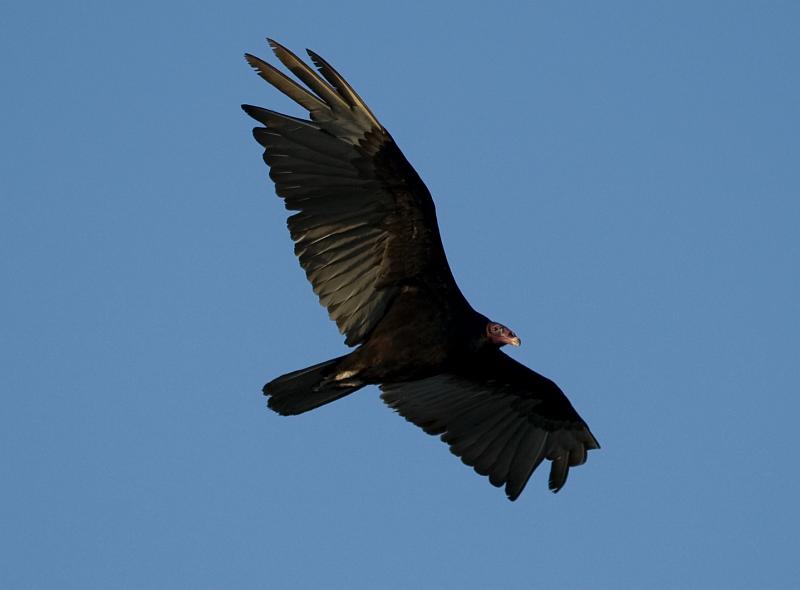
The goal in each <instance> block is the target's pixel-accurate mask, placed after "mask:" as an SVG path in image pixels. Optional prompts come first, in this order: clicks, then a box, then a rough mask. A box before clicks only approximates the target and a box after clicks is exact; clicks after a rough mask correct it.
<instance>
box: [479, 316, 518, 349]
mask: <svg viewBox="0 0 800 590" xmlns="http://www.w3.org/2000/svg"><path fill="white" fill-rule="evenodd" d="M486 338H488V339H489V342H491V343H492V344H494V345H495V346H497V347H498V348H500V347H501V346H505V345H506V344H510V345H511V346H519V345H520V344H522V341H521V340H520V339H519V337H518V336H517V335H516V334H514V332H512V331H511V330H510V329H509V328H507V327H505V326H504V325H503V324H498V323H497V322H489V323H488V324H486Z"/></svg>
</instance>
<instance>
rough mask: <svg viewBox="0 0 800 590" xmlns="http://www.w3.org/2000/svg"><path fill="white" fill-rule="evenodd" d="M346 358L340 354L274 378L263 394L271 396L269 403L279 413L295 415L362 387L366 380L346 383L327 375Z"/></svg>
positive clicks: (265, 387)
mask: <svg viewBox="0 0 800 590" xmlns="http://www.w3.org/2000/svg"><path fill="white" fill-rule="evenodd" d="M343 358H345V357H343V356H341V357H338V358H335V359H331V360H329V361H325V362H323V363H319V364H316V365H312V366H311V367H306V368H305V369H300V370H299V371H292V372H291V373H287V374H286V375H282V376H281V377H278V378H277V379H273V380H272V381H270V382H269V383H267V384H266V385H265V386H264V395H266V396H268V397H269V400H268V401H267V405H268V406H269V407H270V409H272V410H274V411H276V412H277V413H278V414H282V415H283V416H292V415H295V414H302V413H303V412H308V411H309V410H313V409H314V408H318V407H320V406H323V405H325V404H327V403H330V402H332V401H335V400H337V399H339V398H341V397H344V396H346V395H348V394H350V393H353V392H354V391H356V390H357V389H361V388H362V387H363V386H364V384H358V385H356V384H354V383H352V382H348V383H347V384H344V383H339V382H336V381H329V380H328V379H327V377H328V376H330V375H331V374H332V373H333V372H334V370H335V368H336V365H337V364H338V363H339V361H341V360H342V359H343Z"/></svg>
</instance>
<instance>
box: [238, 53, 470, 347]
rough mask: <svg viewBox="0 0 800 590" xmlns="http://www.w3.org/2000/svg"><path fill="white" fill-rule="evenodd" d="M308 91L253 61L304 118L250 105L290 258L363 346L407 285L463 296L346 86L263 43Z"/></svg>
mask: <svg viewBox="0 0 800 590" xmlns="http://www.w3.org/2000/svg"><path fill="white" fill-rule="evenodd" d="M269 43H270V45H271V46H272V49H273V50H274V52H275V55H277V57H278V59H279V60H280V61H281V62H282V63H283V65H285V66H286V67H287V68H288V69H289V70H290V71H291V72H292V73H294V74H295V75H296V76H297V78H298V79H299V80H300V81H302V82H303V83H304V84H305V85H306V87H307V88H306V87H303V86H302V85H300V84H298V83H296V82H295V81H293V80H291V79H290V78H289V77H287V76H285V75H284V74H282V73H281V72H280V71H279V70H277V69H276V68H274V67H273V66H271V65H270V64H268V63H266V62H264V61H262V60H260V59H259V58H257V57H254V56H252V55H249V54H248V55H246V58H247V61H248V62H249V63H250V65H251V66H252V67H253V68H254V69H255V70H256V71H257V72H258V74H259V75H260V76H261V77H262V78H263V79H264V80H266V81H267V82H269V83H270V84H272V85H273V86H275V88H277V89H278V90H280V91H281V92H283V93H284V94H286V95H287V96H289V97H290V98H291V99H293V100H294V101H295V102H297V103H298V104H300V105H301V106H302V107H304V108H305V109H306V110H307V111H308V112H309V114H310V117H311V120H304V119H298V118H294V117H290V116H288V115H283V114H280V113H276V112H274V111H270V110H268V109H263V108H260V107H254V106H250V105H242V108H243V109H244V110H245V111H246V112H247V114H249V115H250V116H251V117H253V118H254V119H256V120H257V121H259V122H260V123H262V124H263V125H264V127H257V128H255V129H254V131H253V133H254V135H255V138H256V140H257V141H258V142H259V143H260V144H261V145H262V146H264V148H265V149H264V161H265V162H266V163H267V165H268V166H269V167H270V177H271V178H272V180H274V181H275V190H276V192H277V193H278V196H280V197H282V198H283V199H284V201H285V205H286V208H287V209H290V210H293V211H298V213H295V214H294V215H292V216H291V217H289V220H288V226H289V231H290V233H291V236H292V239H293V240H294V241H295V242H296V244H295V254H297V256H298V257H299V258H300V265H301V266H302V267H303V269H304V270H305V272H306V276H307V277H308V280H309V281H311V284H312V286H313V288H314V292H315V293H316V294H317V295H318V296H319V299H320V303H322V305H324V306H325V307H327V309H328V313H329V315H330V317H331V319H333V320H334V321H336V323H337V325H338V326H339V330H340V331H341V332H342V333H343V334H346V336H347V338H346V341H345V342H346V343H347V344H348V345H351V346H353V345H356V344H359V343H360V342H363V341H364V340H365V339H366V337H367V336H368V335H369V333H370V331H371V330H372V329H373V328H374V327H375V325H376V324H377V323H378V321H380V319H381V318H382V317H383V316H384V314H385V313H386V310H387V308H388V307H389V305H391V302H392V300H393V299H394V297H395V296H396V295H397V293H398V292H399V291H400V289H401V288H402V286H403V285H404V284H416V285H425V286H427V287H428V288H430V289H435V290H437V291H438V292H440V293H441V292H444V293H445V296H453V297H460V298H463V297H462V295H461V293H460V291H459V290H458V287H457V286H456V284H455V281H454V280H453V276H452V273H451V272H450V268H449V266H448V264H447V259H446V258H445V254H444V249H443V247H442V242H441V238H440V237H439V228H438V226H437V223H436V212H435V209H434V205H433V200H432V199H431V196H430V193H429V192H428V189H427V188H426V187H425V185H424V184H423V182H422V180H421V179H420V178H419V176H418V175H417V173H416V172H415V170H414V169H413V168H412V167H411V165H410V164H409V163H408V161H407V160H406V159H405V157H404V156H403V154H402V152H401V151H400V149H399V148H398V147H397V145H396V144H395V143H394V140H392V138H391V136H390V135H389V133H387V131H386V130H385V129H384V128H383V126H382V125H381V124H380V123H379V122H378V120H377V119H376V118H375V116H374V115H373V114H372V112H370V110H369V108H368V107H367V105H366V104H364V102H363V101H362V100H361V98H360V97H359V96H358V94H356V92H355V91H354V90H353V89H352V88H351V87H350V85H349V84H348V83H347V82H346V81H345V80H344V78H342V76H341V75H339V73H338V72H336V70H334V69H333V68H332V67H331V66H330V65H329V64H328V63H327V62H325V61H324V60H323V59H322V58H321V57H319V56H318V55H316V54H315V53H313V52H312V51H309V52H308V53H309V55H310V56H311V59H312V61H313V62H314V64H315V65H316V66H317V68H318V69H319V72H320V73H321V74H322V76H320V75H318V74H317V73H316V72H314V71H313V70H312V69H311V68H310V67H309V66H307V65H306V64H305V63H303V62H302V61H301V60H300V59H299V58H298V57H297V56H295V55H294V54H293V53H291V52H290V51H289V50H287V49H285V48H284V47H282V46H281V45H279V44H277V43H275V42H274V41H272V40H270V41H269Z"/></svg>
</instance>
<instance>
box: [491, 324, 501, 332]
mask: <svg viewBox="0 0 800 590" xmlns="http://www.w3.org/2000/svg"><path fill="white" fill-rule="evenodd" d="M499 331H500V326H498V325H497V324H495V325H494V326H492V332H494V333H495V334H496V333H497V332H499Z"/></svg>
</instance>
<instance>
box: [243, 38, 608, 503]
mask: <svg viewBox="0 0 800 590" xmlns="http://www.w3.org/2000/svg"><path fill="white" fill-rule="evenodd" d="M270 44H271V45H272V47H273V50H274V51H275V53H276V55H277V56H278V58H279V59H280V61H281V62H282V63H283V64H284V65H285V66H286V67H287V68H289V70H291V71H292V72H293V73H294V74H295V75H296V76H297V77H298V78H299V79H300V80H301V81H302V82H304V83H305V85H306V86H307V87H308V88H305V87H303V86H301V85H299V84H297V83H296V82H294V81H292V80H291V79H289V78H288V77H286V76H285V75H284V74H282V73H281V72H279V71H278V70H277V69H275V68H274V67H272V66H271V65H269V64H267V63H266V62H263V61H261V60H260V59H258V58H256V57H254V56H251V55H248V56H247V59H248V61H249V63H250V64H251V65H252V66H253V67H254V68H255V69H256V71H257V72H258V73H259V74H260V75H261V76H262V78H264V79H265V80H266V81H267V82H269V83H270V84H272V85H273V86H275V87H276V88H278V89H279V90H280V91H282V92H283V93H284V94H286V95H287V96H289V97H290V98H292V99H293V100H295V101H296V102H297V103H298V104H300V105H302V106H303V107H305V108H306V109H307V110H308V111H309V113H310V115H311V120H303V119H297V118H294V117H289V116H287V115H283V114H280V113H276V112H274V111H270V110H267V109H263V108H260V107H253V106H247V105H245V106H244V109H245V111H246V112H247V113H248V114H249V115H250V116H252V117H253V118H255V119H256V120H258V121H259V122H261V123H262V124H263V125H264V127H257V128H256V129H255V130H254V135H255V137H256V139H257V140H258V142H259V143H261V145H263V146H264V148H265V152H264V160H265V161H266V163H267V164H268V165H269V167H270V177H271V178H272V179H273V180H274V181H275V185H276V192H277V193H278V195H279V196H280V197H282V198H283V199H284V200H285V204H286V207H287V208H288V209H290V210H293V211H297V213H295V214H294V215H292V216H291V217H290V218H289V221H288V226H289V231H290V234H291V236H292V239H293V240H294V241H295V253H296V254H297V256H298V257H299V259H300V264H301V266H302V267H303V269H304V270H305V271H306V276H307V277H308V279H309V281H310V282H311V284H312V286H313V287H314V291H315V292H316V293H317V295H318V296H319V298H320V302H321V303H322V304H323V305H325V306H326V307H327V308H328V311H329V314H330V316H331V318H332V319H333V320H335V321H336V323H337V324H338V326H339V329H340V330H341V331H342V332H343V333H344V334H345V335H346V340H345V342H346V344H348V345H350V346H358V347H357V348H356V349H355V350H354V351H353V352H351V353H350V354H348V355H345V356H342V357H339V358H336V359H332V360H330V361H326V362H324V363H319V364H318V365H314V366H312V367H308V368H306V369H301V370H300V371H294V372H292V373H288V374H286V375H283V376H281V377H278V378H277V379H275V380H273V381H271V382H270V383H268V384H267V385H266V386H265V388H264V393H265V394H266V395H268V396H269V406H270V408H272V409H273V410H275V411H276V412H278V413H281V414H299V413H302V412H305V411H308V410H311V409H314V408H316V407H319V406H321V405H323V404H326V403H329V402H331V401H334V400H336V399H339V398H340V397H343V396H344V395H348V394H349V393H352V392H353V391H356V390H357V389H360V388H361V387H363V386H365V385H369V384H377V385H380V387H381V389H382V390H383V394H382V397H383V399H384V401H386V403H387V404H389V405H390V406H391V407H392V408H394V409H395V410H397V412H398V413H400V414H401V415H403V416H404V417H405V418H406V419H408V420H409V421H411V422H413V423H415V424H417V425H418V426H420V427H421V428H423V429H424V430H425V431H426V432H429V433H431V434H441V435H442V440H444V441H445V442H447V443H448V444H449V445H450V448H451V450H452V451H453V452H454V453H455V454H457V455H459V456H460V457H461V458H462V460H463V461H464V462H465V463H467V464H469V465H472V466H473V467H474V468H475V470H476V471H478V472H479V473H481V474H484V475H488V476H489V477H490V481H491V482H492V483H493V484H495V485H502V484H505V485H506V493H507V494H508V496H509V498H510V499H512V500H513V499H516V497H517V496H518V495H519V494H520V493H521V491H522V489H523V488H524V486H525V484H526V483H527V480H528V478H529V477H530V475H531V473H532V472H533V470H534V469H535V468H536V466H537V465H538V464H539V463H540V462H541V461H542V460H544V459H545V458H546V459H549V460H551V461H553V465H552V467H551V473H550V487H551V489H553V490H554V491H557V490H558V489H560V488H561V486H563V484H564V482H565V481H566V477H567V473H568V470H569V467H570V466H573V465H579V464H581V463H583V462H584V461H585V460H586V451H587V450H588V449H593V448H598V447H599V445H598V444H597V441H596V440H595V438H594V437H593V436H592V434H591V432H590V431H589V429H588V427H587V426H586V424H585V423H584V422H583V420H582V419H581V418H580V417H579V416H578V414H577V413H576V412H575V410H574V409H573V408H572V406H571V405H570V403H569V401H568V400H567V398H566V397H565V396H564V394H563V393H562V392H561V390H560V389H559V388H558V387H557V386H556V385H555V384H554V383H553V382H552V381H550V380H549V379H547V378H545V377H542V376H541V375H539V374H538V373H536V372H534V371H532V370H530V369H528V368H527V367H525V366H523V365H521V364H519V363H517V362H516V361H514V360H513V359H511V358H510V357H508V356H506V355H505V354H504V353H502V352H501V351H500V347H501V346H503V345H504V344H513V345H515V346H518V345H519V342H520V341H519V338H517V337H516V335H515V334H514V333H513V332H512V331H511V330H509V329H508V328H506V327H505V326H503V325H502V324H498V323H495V322H491V321H489V319H488V318H486V317H485V316H484V315H482V314H480V313H478V312H476V311H475V310H474V309H473V308H472V307H471V306H470V305H469V303H468V302H467V300H466V299H465V298H464V296H463V295H462V293H461V291H460V289H459V288H458V285H457V284H456V282H455V280H454V278H453V275H452V272H451V271H450V267H449V265H448V263H447V258H446V256H445V253H444V248H443V246H442V242H441V238H440V235H439V229H438V225H437V221H436V212H435V207H434V204H433V199H432V198H431V196H430V193H429V192H428V189H427V188H426V187H425V185H424V183H423V182H422V180H421V179H420V178H419V176H418V175H417V173H416V172H415V171H414V169H413V168H412V166H411V165H410V164H409V163H408V161H407V160H406V158H405V156H403V154H402V152H401V151H400V149H399V148H398V147H397V145H396V144H395V142H394V141H393V140H392V138H391V136H390V135H389V134H388V132H387V131H386V130H385V129H384V128H383V126H382V125H381V124H380V123H379V122H378V120H377V119H376V118H375V117H374V115H373V114H372V113H371V112H370V110H369V109H368V108H367V106H366V104H364V102H363V101H362V100H361V98H360V97H359V96H358V95H357V94H356V93H355V91H353V89H352V88H351V87H350V86H349V84H348V83H347V82H346V81H345V80H344V79H343V78H342V77H341V76H340V75H339V74H338V72H336V71H335V70H334V69H333V68H332V67H331V66H330V65H329V64H327V62H325V61H324V60H323V59H322V58H320V57H319V56H317V55H316V54H314V53H313V52H310V51H309V55H310V56H311V58H312V60H313V61H314V63H315V64H316V65H317V67H318V69H319V71H320V73H321V74H322V77H320V76H319V75H318V74H317V73H316V72H314V71H313V70H312V69H311V68H309V67H308V66H307V65H306V64H305V63H303V62H302V61H301V60H300V59H299V58H297V57H296V56H295V55H294V54H292V53H291V52H289V51H288V50H287V49H285V48H284V47H282V46H280V45H278V44H277V43H275V42H273V41H270Z"/></svg>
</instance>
